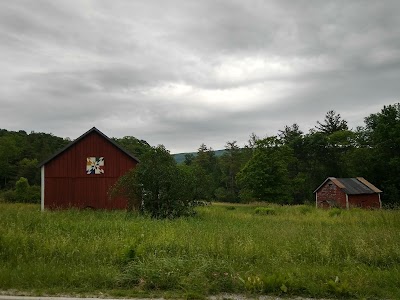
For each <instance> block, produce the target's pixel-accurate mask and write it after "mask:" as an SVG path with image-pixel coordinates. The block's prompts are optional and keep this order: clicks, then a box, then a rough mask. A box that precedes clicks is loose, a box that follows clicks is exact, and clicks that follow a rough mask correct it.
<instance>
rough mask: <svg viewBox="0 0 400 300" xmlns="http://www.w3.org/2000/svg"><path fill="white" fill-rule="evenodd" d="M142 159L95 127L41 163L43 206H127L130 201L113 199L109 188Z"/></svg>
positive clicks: (109, 207) (107, 207) (116, 207)
mask: <svg viewBox="0 0 400 300" xmlns="http://www.w3.org/2000/svg"><path fill="white" fill-rule="evenodd" d="M138 162H139V160H138V159H137V158H135V157H134V156H133V155H132V154H130V153H128V152H127V151H125V150H124V149H122V148H121V147H120V146H119V145H118V144H116V143H115V142H114V141H113V140H111V139H109V138H108V137H107V136H106V135H104V134H103V133H102V132H100V131H99V130H98V129H97V128H95V127H93V128H92V129H90V130H89V131H88V132H86V133H84V134H83V135H82V136H80V137H79V138H77V139H76V140H75V141H73V142H71V143H70V144H69V145H67V146H66V147H65V148H64V149H62V150H61V151H59V152H57V153H56V154H54V155H53V156H52V157H50V158H49V159H47V160H46V161H44V162H43V163H41V165H40V167H41V177H42V179H41V194H42V198H41V206H42V210H44V209H62V208H70V207H77V208H96V209H125V208H126V207H127V200H126V199H124V198H118V199H114V200H112V201H110V200H109V199H108V195H107V192H108V190H109V188H110V187H111V186H112V185H113V184H114V183H115V182H116V181H117V179H118V178H119V177H120V176H122V175H124V174H125V173H126V172H127V171H129V170H130V169H132V168H135V166H136V165H137V163H138Z"/></svg>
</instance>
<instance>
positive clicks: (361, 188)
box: [314, 177, 382, 195]
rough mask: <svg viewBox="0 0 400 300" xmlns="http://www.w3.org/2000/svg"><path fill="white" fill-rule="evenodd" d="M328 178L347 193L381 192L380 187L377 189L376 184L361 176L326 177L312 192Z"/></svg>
mask: <svg viewBox="0 0 400 300" xmlns="http://www.w3.org/2000/svg"><path fill="white" fill-rule="evenodd" d="M328 180H330V181H332V182H333V183H334V184H335V185H336V186H337V187H339V188H340V189H342V190H343V191H344V192H345V193H346V194H348V195H359V194H375V193H382V191H381V190H380V189H378V188H377V187H376V186H374V185H373V184H372V183H370V182H369V181H367V180H366V179H365V178H363V177H356V178H336V177H328V178H327V179H325V181H324V182H323V183H322V184H321V185H320V186H319V187H318V188H317V189H316V190H315V191H314V193H316V192H317V191H318V190H319V189H320V188H321V187H322V186H323V185H324V184H325V183H326V182H327V181H328Z"/></svg>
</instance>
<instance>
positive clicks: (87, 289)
mask: <svg viewBox="0 0 400 300" xmlns="http://www.w3.org/2000/svg"><path fill="white" fill-rule="evenodd" d="M232 207H234V208H235V209H232ZM269 209H270V210H273V211H274V213H273V214H269V213H268V214H260V213H256V211H257V208H256V207H254V206H232V205H230V206H228V207H226V206H223V205H212V206H206V207H201V208H198V216H197V217H193V218H188V219H178V220H173V221H171V220H151V219H148V218H145V217H141V216H133V217H127V215H126V214H125V213H124V212H102V211H77V210H70V211H59V212H44V213H41V212H40V211H39V207H38V206H35V205H17V204H13V205H10V204H0V289H3V290H12V289H14V290H15V289H16V290H19V291H28V292H33V293H36V294H43V293H46V294H53V293H68V294H74V293H86V294H100V293H108V294H112V295H121V296H129V295H138V294H142V295H171V293H172V294H174V295H180V296H185V295H186V296H187V297H192V296H193V295H207V294H216V293H220V292H233V293H254V294H287V295H308V296H314V297H337V298H352V297H353V298H363V297H364V298H400V291H399V288H398V282H399V278H400V267H399V266H400V212H399V211H385V210H376V211H365V210H357V209H353V210H350V211H344V210H343V211H339V212H335V213H332V211H329V210H316V209H314V208H313V207H308V206H293V207H281V206H270V207H269ZM258 211H259V212H260V211H265V210H260V209H258Z"/></svg>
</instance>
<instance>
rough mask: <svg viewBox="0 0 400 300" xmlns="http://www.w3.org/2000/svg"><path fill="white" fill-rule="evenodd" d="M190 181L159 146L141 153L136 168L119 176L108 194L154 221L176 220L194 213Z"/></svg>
mask: <svg viewBox="0 0 400 300" xmlns="http://www.w3.org/2000/svg"><path fill="white" fill-rule="evenodd" d="M192 178H193V177H192V176H191V174H189V173H188V172H187V170H186V169H184V168H180V167H178V166H177V165H176V162H175V160H174V158H173V157H172V156H171V155H170V153H169V151H168V150H166V149H165V147H164V146H162V145H160V146H157V147H151V148H150V149H149V150H148V151H147V152H146V153H144V154H143V155H142V158H141V162H140V163H139V165H138V166H137V167H136V168H135V169H133V170H131V171H130V172H128V173H127V174H126V175H125V176H122V177H121V178H120V179H119V180H118V181H117V183H116V184H115V185H114V186H113V187H112V188H111V190H110V194H111V197H115V196H121V195H123V196H126V197H127V198H128V201H129V202H130V205H129V209H130V210H133V209H139V211H140V212H142V213H145V214H149V215H150V216H151V217H153V218H176V217H180V216H186V215H191V214H193V213H194V210H193V207H194V205H193V204H194V202H193V190H192V189H193V182H192Z"/></svg>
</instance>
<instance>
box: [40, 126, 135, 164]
mask: <svg viewBox="0 0 400 300" xmlns="http://www.w3.org/2000/svg"><path fill="white" fill-rule="evenodd" d="M92 132H96V133H97V134H99V135H100V136H102V137H103V138H105V139H106V140H107V141H109V142H110V143H111V144H113V145H114V146H115V147H117V148H118V149H119V150H121V151H122V152H123V153H125V154H126V155H128V156H129V157H131V158H132V159H133V160H135V161H137V162H139V159H137V158H136V157H135V156H133V155H132V154H131V153H129V152H128V151H126V150H125V149H124V148H122V147H121V146H120V145H118V144H117V143H116V142H114V141H113V140H112V139H110V138H109V137H108V136H106V135H105V134H104V133H102V132H101V131H100V130H98V129H97V128H96V127H93V128H92V129H90V130H88V131H87V132H85V133H84V134H82V135H81V136H80V137H78V138H77V139H75V140H74V141H72V142H71V143H69V144H68V145H67V146H65V147H64V148H62V149H61V150H59V151H58V152H56V153H55V154H53V155H52V156H51V157H49V158H48V159H46V160H44V161H43V162H41V163H40V164H39V167H42V166H43V165H45V164H47V163H48V162H49V161H51V160H53V159H54V158H56V157H57V156H58V155H60V154H61V153H63V152H64V151H65V150H67V149H69V148H70V147H72V146H73V145H75V144H76V143H77V142H79V141H80V140H82V139H83V138H85V137H86V136H87V135H89V134H90V133H92Z"/></svg>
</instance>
